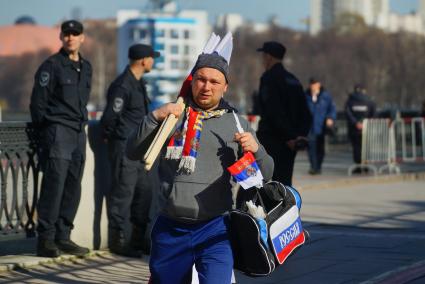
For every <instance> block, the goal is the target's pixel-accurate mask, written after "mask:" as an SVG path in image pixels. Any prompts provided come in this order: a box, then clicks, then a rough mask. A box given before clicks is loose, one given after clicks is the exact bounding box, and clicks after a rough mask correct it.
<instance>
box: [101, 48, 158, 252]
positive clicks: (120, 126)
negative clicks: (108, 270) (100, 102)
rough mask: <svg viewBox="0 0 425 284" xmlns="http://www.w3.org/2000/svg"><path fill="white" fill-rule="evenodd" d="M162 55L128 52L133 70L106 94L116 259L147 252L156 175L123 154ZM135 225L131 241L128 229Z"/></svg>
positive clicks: (142, 50)
mask: <svg viewBox="0 0 425 284" xmlns="http://www.w3.org/2000/svg"><path fill="white" fill-rule="evenodd" d="M158 56H159V52H156V51H154V50H153V49H152V47H151V46H149V45H144V44H135V45H133V46H131V47H130V48H129V50H128V58H129V65H128V66H127V68H126V69H125V70H124V72H123V73H122V74H121V75H119V76H118V78H117V79H115V81H114V82H112V84H111V85H110V87H109V89H108V102H107V105H106V108H105V111H104V113H103V116H102V119H101V123H102V127H103V130H104V136H105V138H106V140H107V143H108V152H109V160H110V163H111V170H112V173H111V176H112V188H111V191H110V195H109V197H108V217H109V236H110V238H109V249H110V250H111V251H112V252H114V253H117V254H121V255H126V256H135V257H138V256H140V255H141V250H142V249H144V250H145V252H146V253H147V252H148V250H149V248H147V247H146V245H145V246H144V244H146V243H147V242H144V236H145V232H146V227H147V224H148V222H149V209H150V206H151V201H152V186H153V184H154V183H155V179H156V178H155V173H156V171H155V170H152V171H151V172H149V173H147V172H146V171H145V170H144V165H143V164H142V162H140V161H131V160H129V159H128V158H127V157H126V155H125V147H126V144H127V137H128V136H129V134H130V133H131V132H132V131H134V129H136V128H137V126H138V125H139V123H140V121H142V119H143V117H144V116H145V115H146V114H147V113H148V105H149V98H148V95H147V92H146V83H145V81H144V80H143V78H142V77H143V76H144V74H146V73H148V72H150V71H151V69H152V67H153V63H154V58H155V57H158ZM129 221H130V222H131V223H132V225H133V226H132V233H131V238H130V242H129V243H128V242H127V239H128V238H127V236H126V230H125V229H126V225H127V224H128V222H129Z"/></svg>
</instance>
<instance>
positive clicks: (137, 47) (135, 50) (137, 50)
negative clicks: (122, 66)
mask: <svg viewBox="0 0 425 284" xmlns="http://www.w3.org/2000/svg"><path fill="white" fill-rule="evenodd" d="M159 56H160V53H159V52H158V51H154V50H153V48H152V46H150V45H146V44H140V43H138V44H134V45H132V46H130V48H129V49H128V58H129V59H133V60H137V59H141V58H145V57H153V58H156V57H159Z"/></svg>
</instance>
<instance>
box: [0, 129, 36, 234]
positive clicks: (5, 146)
mask: <svg viewBox="0 0 425 284" xmlns="http://www.w3.org/2000/svg"><path fill="white" fill-rule="evenodd" d="M37 144H38V138H37V133H35V131H34V129H33V128H32V127H31V124H30V123H26V122H2V123H0V185H1V196H0V240H3V239H10V238H16V237H17V236H20V237H33V236H35V222H34V220H35V215H36V209H35V208H36V204H37V195H38V188H39V166H38V159H37V154H36V149H37Z"/></svg>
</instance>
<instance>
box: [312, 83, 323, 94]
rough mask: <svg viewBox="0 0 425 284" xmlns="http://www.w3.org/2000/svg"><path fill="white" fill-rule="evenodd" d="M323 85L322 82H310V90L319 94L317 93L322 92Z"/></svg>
mask: <svg viewBox="0 0 425 284" xmlns="http://www.w3.org/2000/svg"><path fill="white" fill-rule="evenodd" d="M321 86H322V85H321V84H320V82H316V83H313V84H310V90H311V92H312V93H314V94H317V93H319V92H320V87H321Z"/></svg>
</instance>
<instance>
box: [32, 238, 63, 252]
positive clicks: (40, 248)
mask: <svg viewBox="0 0 425 284" xmlns="http://www.w3.org/2000/svg"><path fill="white" fill-rule="evenodd" d="M60 253H61V252H60V250H59V248H58V247H57V245H56V244H55V242H54V241H53V240H46V239H41V238H39V239H38V240H37V256H42V257H58V256H60Z"/></svg>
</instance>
